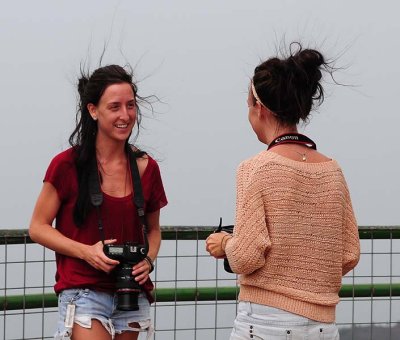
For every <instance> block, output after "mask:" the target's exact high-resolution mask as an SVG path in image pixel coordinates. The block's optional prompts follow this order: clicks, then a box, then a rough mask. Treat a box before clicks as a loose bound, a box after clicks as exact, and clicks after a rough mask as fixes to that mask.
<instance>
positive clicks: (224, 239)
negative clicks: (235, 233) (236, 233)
mask: <svg viewBox="0 0 400 340" xmlns="http://www.w3.org/2000/svg"><path fill="white" fill-rule="evenodd" d="M231 238H232V235H231V234H226V235H224V236H223V237H222V240H221V249H222V250H223V251H225V247H226V244H227V242H228V241H229V240H230V239H231Z"/></svg>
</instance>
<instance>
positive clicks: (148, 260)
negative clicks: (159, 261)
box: [144, 256, 154, 273]
mask: <svg viewBox="0 0 400 340" xmlns="http://www.w3.org/2000/svg"><path fill="white" fill-rule="evenodd" d="M144 260H145V261H146V262H147V264H148V265H149V273H151V272H152V271H153V270H154V262H153V260H152V259H151V257H150V256H146V257H145V258H144Z"/></svg>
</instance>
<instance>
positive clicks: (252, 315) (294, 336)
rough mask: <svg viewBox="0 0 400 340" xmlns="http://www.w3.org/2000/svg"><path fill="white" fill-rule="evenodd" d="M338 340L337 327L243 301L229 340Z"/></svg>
mask: <svg viewBox="0 0 400 340" xmlns="http://www.w3.org/2000/svg"><path fill="white" fill-rule="evenodd" d="M247 339H249V340H250V339H251V340H304V339H307V340H339V330H338V327H337V326H336V324H335V323H322V322H318V321H314V320H310V319H308V318H305V317H303V316H300V315H297V314H293V313H289V312H286V311H284V310H281V309H278V308H273V307H269V306H265V305H259V304H256V303H252V302H247V301H241V302H239V306H238V314H237V316H236V319H235V323H234V327H233V330H232V333H231V337H230V340H247Z"/></svg>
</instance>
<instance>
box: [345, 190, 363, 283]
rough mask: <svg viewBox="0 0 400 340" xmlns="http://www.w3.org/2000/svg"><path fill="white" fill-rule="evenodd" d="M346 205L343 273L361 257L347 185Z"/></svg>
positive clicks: (351, 267)
mask: <svg viewBox="0 0 400 340" xmlns="http://www.w3.org/2000/svg"><path fill="white" fill-rule="evenodd" d="M345 204H346V207H345V214H344V223H343V255H342V274H343V275H345V274H347V273H348V272H349V271H350V270H352V269H353V268H354V267H355V266H356V265H357V263H358V261H359V259H360V239H359V235H358V226H357V221H356V218H355V216H354V212H353V207H352V204H351V199H350V194H349V191H348V189H347V186H346V202H345Z"/></svg>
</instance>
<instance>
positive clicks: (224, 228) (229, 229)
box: [214, 218, 234, 273]
mask: <svg viewBox="0 0 400 340" xmlns="http://www.w3.org/2000/svg"><path fill="white" fill-rule="evenodd" d="M233 227H234V226H233V225H225V226H223V225H222V218H220V219H219V226H218V228H217V229H215V230H214V233H220V232H221V231H225V232H226V233H229V234H232V233H233ZM224 269H225V271H226V272H228V273H233V270H232V269H231V266H230V265H229V262H228V259H227V258H226V257H225V258H224Z"/></svg>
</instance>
